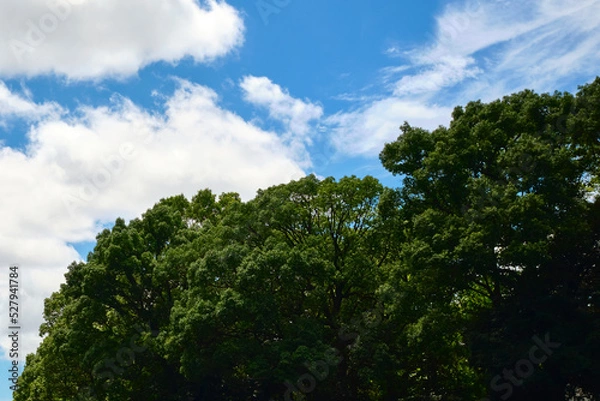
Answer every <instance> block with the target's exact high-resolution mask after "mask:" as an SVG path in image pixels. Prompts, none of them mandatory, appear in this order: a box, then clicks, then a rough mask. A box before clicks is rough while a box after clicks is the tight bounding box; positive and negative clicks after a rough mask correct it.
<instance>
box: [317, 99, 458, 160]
mask: <svg viewBox="0 0 600 401" xmlns="http://www.w3.org/2000/svg"><path fill="white" fill-rule="evenodd" d="M451 112H452V109H451V108H445V107H439V106H435V105H433V106H427V105H424V104H422V103H419V102H417V101H410V100H403V99H399V98H387V99H383V100H379V101H376V102H373V103H371V104H369V105H368V106H367V107H365V108H363V109H360V110H356V111H354V112H344V113H338V114H336V115H333V116H331V117H329V118H328V119H327V123H328V124H329V125H330V126H331V127H334V128H333V131H332V142H333V144H334V146H335V147H336V149H338V150H339V151H342V152H343V153H346V154H349V155H352V156H356V155H376V154H378V153H379V152H381V150H382V149H383V145H384V144H385V143H387V142H391V141H394V140H395V139H396V138H397V137H398V135H399V134H400V126H401V125H402V124H403V122H404V121H408V122H409V123H410V124H411V125H413V126H417V127H423V128H427V129H435V128H437V127H438V126H439V125H445V124H447V123H448V121H449V120H450V113H451Z"/></svg>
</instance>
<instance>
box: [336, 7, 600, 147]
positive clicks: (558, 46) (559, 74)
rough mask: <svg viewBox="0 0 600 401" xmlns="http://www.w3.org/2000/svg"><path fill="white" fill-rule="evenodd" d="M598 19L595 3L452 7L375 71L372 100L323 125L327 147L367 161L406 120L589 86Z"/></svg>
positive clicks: (437, 118)
mask: <svg viewBox="0 0 600 401" xmlns="http://www.w3.org/2000/svg"><path fill="white" fill-rule="evenodd" d="M598 15H600V0H583V1H579V2H574V1H570V0H536V1H531V2H520V1H516V0H490V1H487V2H484V1H470V0H468V1H466V2H455V3H451V4H449V5H448V6H447V7H446V8H445V9H444V11H443V12H442V14H441V15H439V16H437V17H436V23H437V28H436V31H435V33H434V35H433V40H432V41H431V42H430V43H425V44H423V45H422V46H420V47H418V48H414V49H411V50H409V51H404V52H403V53H402V64H400V65H398V66H391V67H386V68H384V69H382V70H381V76H382V82H383V83H384V92H383V93H382V95H381V96H380V98H379V99H378V100H375V101H367V102H362V103H361V104H359V105H358V106H357V108H356V110H355V111H351V112H341V113H339V114H337V115H336V116H334V117H332V118H330V119H329V120H328V121H329V123H330V124H331V125H332V129H333V132H334V134H333V142H334V143H335V145H336V146H337V147H338V151H340V152H343V153H349V154H363V155H373V154H376V152H378V151H380V150H381V148H382V147H383V145H384V143H385V142H389V141H391V140H393V139H395V138H396V137H397V135H398V134H399V132H398V126H399V125H400V124H402V122H403V121H405V120H406V121H408V122H409V123H410V124H412V125H417V126H419V125H420V126H423V127H425V128H431V127H435V126H437V125H438V124H447V123H448V122H449V120H450V110H451V109H452V107H453V106H455V105H456V104H464V103H466V102H468V101H470V100H476V99H483V100H486V101H489V100H492V99H494V98H497V97H501V96H503V95H506V94H509V93H512V92H515V91H518V90H522V89H525V88H531V89H534V90H537V91H540V92H542V91H552V90H554V89H556V88H557V87H558V86H564V85H573V83H574V82H577V83H583V82H585V81H587V80H589V79H592V78H593V77H594V76H595V74H598V65H599V64H600V53H599V52H598V50H597V49H599V48H600V19H599V18H598V17H597V16H598ZM399 49H400V48H399V47H398V46H395V47H394V48H393V49H392V50H393V51H391V53H390V52H388V53H389V54H390V55H393V56H398V53H399ZM346 96H348V95H347V94H346ZM415 110H420V111H419V112H418V113H415ZM357 127H358V128H357ZM361 132H362V134H361Z"/></svg>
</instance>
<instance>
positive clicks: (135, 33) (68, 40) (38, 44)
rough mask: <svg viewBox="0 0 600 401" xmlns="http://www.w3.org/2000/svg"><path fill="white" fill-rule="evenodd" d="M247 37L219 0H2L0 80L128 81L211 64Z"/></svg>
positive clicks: (236, 15) (234, 15)
mask: <svg viewBox="0 0 600 401" xmlns="http://www.w3.org/2000/svg"><path fill="white" fill-rule="evenodd" d="M243 33H244V23H243V20H242V18H241V16H240V14H239V12H238V11H237V10H236V9H235V8H233V7H232V6H230V5H228V4H227V3H225V2H224V1H221V0H169V1H164V0H127V1H122V0H3V1H2V2H0V54H1V55H2V57H0V76H4V77H14V76H35V75H40V74H56V75H59V76H65V77H67V78H70V79H77V80H78V79H100V78H104V77H125V76H129V75H132V74H135V73H137V71H138V70H140V69H141V68H142V67H144V66H146V65H148V64H151V63H154V62H158V61H164V62H168V63H176V62H177V61H179V60H181V59H182V58H185V57H189V58H192V59H193V60H194V61H195V62H209V61H211V60H214V59H215V58H217V57H221V56H223V55H226V54H228V53H229V52H231V51H232V50H234V49H235V48H236V47H238V46H240V45H241V44H242V42H243V39H244V37H243Z"/></svg>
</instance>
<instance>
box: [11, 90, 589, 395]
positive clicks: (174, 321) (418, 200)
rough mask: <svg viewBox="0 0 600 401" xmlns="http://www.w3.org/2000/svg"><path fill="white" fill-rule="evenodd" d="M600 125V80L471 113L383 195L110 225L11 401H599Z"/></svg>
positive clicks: (50, 311)
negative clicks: (548, 349) (581, 397)
mask: <svg viewBox="0 0 600 401" xmlns="http://www.w3.org/2000/svg"><path fill="white" fill-rule="evenodd" d="M599 110H600V80H597V81H596V82H594V83H592V84H590V85H586V86H584V87H582V88H581V89H580V91H579V93H578V94H577V95H576V96H572V95H570V94H568V93H554V94H552V95H550V94H543V95H538V94H536V93H534V92H531V91H524V92H521V93H517V94H514V95H511V96H507V97H505V98H503V99H502V100H498V101H495V102H491V103H489V104H484V103H482V102H471V103H469V104H468V105H466V106H465V107H457V108H456V109H455V110H454V113H453V120H452V123H451V124H450V126H449V127H440V128H438V129H436V130H434V131H432V132H429V131H427V130H423V129H420V128H415V127H411V126H410V125H409V124H407V123H406V124H404V125H403V126H402V127H401V131H402V134H401V135H400V136H399V138H398V139H397V140H396V141H394V142H392V143H390V144H387V145H386V146H385V148H384V149H383V151H382V153H381V161H382V163H383V165H384V166H385V167H386V168H387V169H388V170H389V171H390V172H392V173H393V174H396V175H398V176H400V177H401V178H402V182H403V185H402V187H401V188H399V189H398V190H392V189H389V188H384V187H383V186H382V185H381V184H380V183H379V182H378V181H377V180H376V179H374V178H372V177H364V178H357V177H354V176H352V177H344V178H342V179H340V180H339V181H336V180H334V179H333V178H326V179H323V180H319V179H317V178H316V177H315V176H307V177H305V178H302V179H300V180H298V181H292V182H290V183H287V184H282V185H278V186H274V187H271V188H268V189H264V190H260V191H259V192H258V194H257V196H256V197H255V198H254V199H252V200H250V201H248V202H243V201H242V200H241V198H240V197H239V195H238V194H236V193H226V194H221V195H220V196H218V197H217V196H216V195H214V194H213V193H212V192H211V191H210V190H209V189H204V190H201V191H199V192H198V193H197V194H196V195H195V196H193V197H192V199H191V200H188V199H186V198H185V197H184V196H182V195H180V196H175V197H171V198H167V199H162V200H161V201H160V202H158V203H157V204H156V205H155V206H154V207H153V208H151V209H150V210H148V211H147V212H146V213H144V214H143V215H142V216H141V218H139V219H134V220H132V221H130V222H129V223H126V222H125V221H124V220H122V219H117V221H116V222H115V225H114V227H113V228H112V229H110V230H104V231H103V232H102V233H100V234H99V235H98V237H97V245H96V247H95V249H94V251H93V252H92V253H90V255H89V257H88V261H87V262H86V263H73V264H72V265H70V266H69V267H68V272H67V273H66V275H65V278H66V282H65V284H63V285H62V286H61V288H60V290H59V291H57V292H56V293H54V294H53V295H52V296H51V297H50V298H48V299H47V300H46V304H45V309H44V320H45V322H44V324H42V326H41V327H40V335H42V336H43V337H44V338H43V341H42V344H41V345H40V347H39V348H38V350H37V352H36V353H35V354H32V355H29V356H28V357H27V363H26V367H25V370H24V372H23V374H22V376H21V377H20V379H19V389H18V391H16V392H15V394H14V399H15V400H16V401H67V400H68V401H71V400H103V401H116V400H129V399H144V400H167V401H168V400H185V401H192V400H204V399H209V400H227V401H234V400H248V401H249V400H264V401H267V400H286V401H287V400H291V399H306V400H323V399H329V400H340V401H341V400H386V401H399V400H402V401H408V400H478V399H481V398H482V397H485V396H487V397H488V399H491V400H492V399H493V400H496V399H508V397H510V399H512V400H515V401H516V400H529V399H544V400H557V401H558V400H561V401H562V400H564V399H565V394H571V395H572V394H574V393H575V392H576V391H580V392H581V391H583V392H584V393H586V394H588V395H594V396H595V397H598V396H599V394H600V387H599V384H598V381H597V380H595V379H596V378H597V377H600V367H599V363H598V360H599V358H598V356H599V351H600V346H599V345H598V344H600V341H599V340H600V320H599V319H598V313H599V310H600V308H599V306H600V305H599V303H600V292H599V290H598V288H600V286H599V284H600V275H599V273H598V261H599V256H600V255H599V247H598V244H599V243H600V242H599V241H600V200H598V198H599V197H598V184H599V174H598V171H599V168H600V166H599V162H598V160H599V158H598V147H599V146H600V138H599V135H600V134H599V133H600V112H599ZM536 336H537V337H536ZM544 336H550V338H551V339H552V341H555V342H556V343H560V345H559V346H557V347H556V349H555V350H553V351H552V353H551V354H549V355H548V357H547V358H546V359H545V360H544V362H543V363H536V364H535V366H534V364H533V363H531V362H530V360H533V359H531V358H532V357H531V356H530V355H532V354H531V353H530V352H531V349H532V347H533V346H536V344H537V343H536V342H535V341H537V340H539V339H540V338H545V337H544ZM536 338H537V340H535V339H536ZM539 341H541V340H539ZM538 351H539V349H538ZM533 355H535V353H534V354H533ZM523 363H525V364H526V363H531V366H532V369H533V372H529V374H528V375H527V377H526V378H525V379H526V380H524V381H522V382H519V383H518V384H515V383H514V382H510V381H507V380H508V379H507V378H506V377H507V376H506V375H507V369H512V370H513V371H515V369H516V368H515V367H519V366H521V367H522V366H525V365H523ZM519 364H521V365H519ZM516 371H517V373H518V369H517V370H516ZM521 373H522V372H521ZM514 379H515V380H517V378H514Z"/></svg>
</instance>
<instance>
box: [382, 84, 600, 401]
mask: <svg viewBox="0 0 600 401" xmlns="http://www.w3.org/2000/svg"><path fill="white" fill-rule="evenodd" d="M599 88H600V80H596V82H594V83H593V84H590V85H587V86H585V87H583V88H581V90H580V92H579V93H578V95H577V96H576V97H574V96H572V95H570V94H568V93H558V92H557V93H555V94H553V95H549V94H543V95H538V94H535V93H534V92H531V91H524V92H521V93H517V94H514V95H510V96H507V97H505V98H503V99H502V100H498V101H494V102H491V103H489V104H483V103H481V102H471V103H469V104H468V105H467V106H466V107H464V108H462V107H457V108H456V109H455V110H454V112H453V116H452V117H453V120H452V122H451V124H450V126H449V127H448V128H445V127H440V128H438V129H436V130H434V131H432V132H428V131H426V130H423V129H419V128H413V127H411V126H410V125H408V124H405V125H403V126H402V127H401V129H402V135H401V136H400V137H399V138H398V140H397V141H395V142H393V143H390V144H388V145H386V146H385V148H384V150H383V151H382V153H381V160H382V163H383V165H384V166H385V167H386V168H387V169H388V170H389V171H391V172H392V173H394V174H397V175H400V176H402V177H403V186H402V188H401V189H400V190H399V193H398V198H399V209H400V210H399V212H398V213H399V215H400V217H399V220H401V221H402V227H403V229H404V232H405V238H404V242H403V244H402V245H401V249H402V251H401V258H400V259H401V261H402V262H401V266H402V268H401V269H400V270H401V271H404V274H405V275H406V276H409V275H410V276H411V279H412V281H413V283H414V284H415V286H414V288H415V289H416V290H418V291H419V292H420V293H421V294H423V295H424V296H426V297H428V298H429V299H431V300H432V302H434V303H437V304H438V305H442V306H446V305H456V306H457V307H458V308H459V310H460V311H461V314H462V315H463V316H465V318H466V320H465V323H467V324H466V326H465V328H464V329H462V330H457V333H459V334H462V336H463V338H464V339H465V340H466V341H467V342H468V345H469V346H470V350H471V353H472V355H471V357H470V361H471V364H472V365H473V366H474V367H475V368H476V369H477V371H478V372H480V373H481V374H482V376H483V377H484V378H485V379H484V380H483V381H482V382H481V383H484V384H485V385H486V387H487V386H488V384H489V383H490V381H492V382H493V379H494V377H496V375H498V374H500V375H502V374H503V373H502V372H503V369H504V368H513V369H514V366H515V363H516V362H518V361H519V360H521V359H523V358H524V357H525V358H527V355H528V350H529V349H530V348H531V346H533V345H534V343H533V342H532V336H534V335H538V336H540V337H543V336H544V335H545V333H549V334H550V337H551V338H552V339H553V340H555V341H556V342H559V343H561V346H560V348H559V349H558V350H556V351H555V352H554V353H553V355H552V356H551V357H550V358H549V359H548V360H547V361H546V362H545V363H544V364H543V365H540V366H535V367H534V368H535V372H534V373H533V374H530V375H526V376H527V377H526V379H527V380H525V381H524V382H523V383H522V384H521V383H519V385H517V384H514V385H512V386H504V388H503V389H502V390H501V391H500V390H498V387H500V385H498V383H499V382H496V386H495V387H496V388H489V387H488V389H487V392H488V395H489V397H490V398H492V399H501V397H502V399H506V398H508V396H511V397H512V398H511V399H514V400H518V399H524V400H525V399H532V398H539V397H542V398H543V399H550V400H563V399H564V396H565V393H566V392H567V390H568V389H569V388H582V389H584V390H586V391H588V392H590V393H593V394H598V388H597V385H596V384H594V383H592V381H593V380H590V378H591V377H598V372H599V371H598V363H597V360H598V358H597V356H598V346H597V344H598V342H597V338H598V333H599V331H598V322H599V321H598V313H597V311H598V309H597V303H596V302H597V297H596V296H595V294H597V287H593V286H590V280H592V278H596V277H597V276H598V273H597V262H598V240H599V239H600V237H599V236H598V235H599V232H598V230H597V228H598V222H599V221H598V216H599V215H598V212H599V206H600V203H599V202H597V201H594V199H596V198H597V196H596V195H597V194H596V192H594V189H593V188H594V186H593V184H594V183H595V182H597V181H596V180H597V177H598V174H597V173H598V159H597V157H596V155H597V154H598V153H597V148H598V139H599V131H598V119H597V117H598V109H599V106H600V104H599V102H598V100H599V99H600V97H599V96H598V93H599ZM595 280H597V279H595ZM595 282H596V283H597V281H595ZM517 379H519V378H517ZM518 381H520V379H519V380H518ZM504 382H505V379H503V380H502V382H501V383H504ZM493 387H494V386H493ZM509 387H510V389H509Z"/></svg>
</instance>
